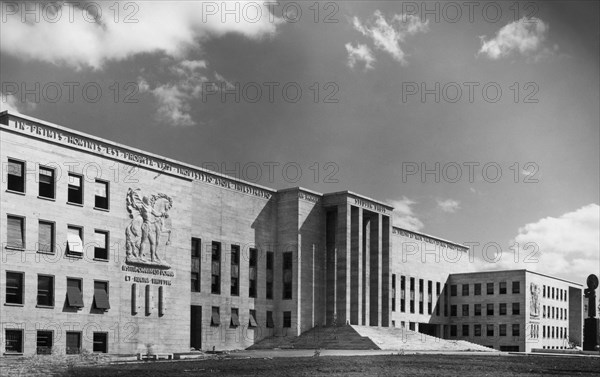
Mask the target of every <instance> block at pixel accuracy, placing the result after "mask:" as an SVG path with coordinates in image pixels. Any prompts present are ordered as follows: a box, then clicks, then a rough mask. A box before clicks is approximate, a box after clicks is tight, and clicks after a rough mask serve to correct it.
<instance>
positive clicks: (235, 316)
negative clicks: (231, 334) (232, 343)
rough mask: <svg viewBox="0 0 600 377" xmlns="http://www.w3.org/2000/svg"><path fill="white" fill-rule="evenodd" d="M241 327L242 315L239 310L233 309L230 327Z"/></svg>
mask: <svg viewBox="0 0 600 377" xmlns="http://www.w3.org/2000/svg"><path fill="white" fill-rule="evenodd" d="M239 325H240V315H239V311H238V309H237V308H231V321H229V327H234V328H235V327H238V326H239Z"/></svg>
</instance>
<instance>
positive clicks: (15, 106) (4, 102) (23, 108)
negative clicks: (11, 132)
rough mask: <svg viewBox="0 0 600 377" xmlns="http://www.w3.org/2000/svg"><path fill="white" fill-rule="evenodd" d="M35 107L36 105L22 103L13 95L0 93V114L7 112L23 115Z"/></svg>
mask: <svg viewBox="0 0 600 377" xmlns="http://www.w3.org/2000/svg"><path fill="white" fill-rule="evenodd" d="M36 107H37V105H36V104H35V103H34V102H29V101H26V102H25V103H22V102H19V99H18V98H17V97H15V96H14V95H12V94H5V93H1V92H0V112H2V111H6V110H8V111H10V112H13V113H24V112H29V111H32V110H34V109H35V108H36Z"/></svg>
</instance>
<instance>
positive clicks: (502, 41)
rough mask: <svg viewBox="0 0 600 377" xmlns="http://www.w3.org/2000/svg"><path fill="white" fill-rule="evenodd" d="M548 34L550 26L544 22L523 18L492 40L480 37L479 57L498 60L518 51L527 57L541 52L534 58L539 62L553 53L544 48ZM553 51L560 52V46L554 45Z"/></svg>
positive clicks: (502, 29) (502, 30)
mask: <svg viewBox="0 0 600 377" xmlns="http://www.w3.org/2000/svg"><path fill="white" fill-rule="evenodd" d="M547 33H548V25H547V24H546V23H544V22H543V21H542V20H540V19H539V18H535V17H533V18H526V17H523V18H521V19H520V20H518V21H514V22H511V23H510V24H508V25H505V26H503V27H502V28H501V29H500V30H499V31H498V32H497V33H496V36H495V37H494V38H492V39H490V40H486V37H485V36H482V37H480V38H481V48H480V49H479V51H478V52H477V55H484V56H487V57H488V58H490V59H492V60H498V59H500V58H504V57H507V56H510V55H511V54H513V53H514V52H516V51H518V52H519V53H520V54H522V55H526V56H530V55H533V54H534V53H535V52H538V51H540V53H539V54H538V55H536V56H535V57H534V61H538V60H541V59H543V58H545V57H546V56H548V54H552V53H553V50H551V49H549V48H547V47H544V48H542V47H543V43H544V41H545V39H546V34H547ZM553 49H554V51H556V50H558V46H557V45H554V47H553Z"/></svg>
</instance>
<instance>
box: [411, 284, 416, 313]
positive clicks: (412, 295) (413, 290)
mask: <svg viewBox="0 0 600 377" xmlns="http://www.w3.org/2000/svg"><path fill="white" fill-rule="evenodd" d="M410 312H411V313H414V312H415V278H410Z"/></svg>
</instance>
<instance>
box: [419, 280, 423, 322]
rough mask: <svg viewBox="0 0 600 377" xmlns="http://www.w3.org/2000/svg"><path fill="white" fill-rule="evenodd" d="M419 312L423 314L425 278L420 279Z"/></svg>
mask: <svg viewBox="0 0 600 377" xmlns="http://www.w3.org/2000/svg"><path fill="white" fill-rule="evenodd" d="M419 313H420V314H423V279H419Z"/></svg>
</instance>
